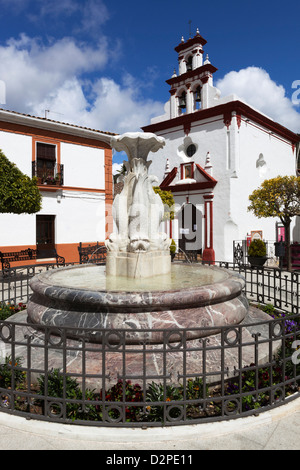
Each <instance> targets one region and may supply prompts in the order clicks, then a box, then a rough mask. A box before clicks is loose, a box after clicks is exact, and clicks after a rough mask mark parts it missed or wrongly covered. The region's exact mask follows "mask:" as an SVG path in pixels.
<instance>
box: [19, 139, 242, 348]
mask: <svg viewBox="0 0 300 470" xmlns="http://www.w3.org/2000/svg"><path fill="white" fill-rule="evenodd" d="M111 145H112V147H113V148H115V149H116V150H118V151H121V150H123V151H125V152H126V154H127V156H128V162H126V168H127V175H126V177H125V182H124V188H123V191H122V193H121V194H120V195H118V196H117V197H116V198H115V200H114V204H113V218H114V222H115V231H114V232H113V233H112V234H111V235H110V237H109V239H108V240H107V241H106V246H107V262H106V266H96V265H81V266H76V267H67V268H63V269H58V270H54V271H52V272H46V273H43V274H40V275H38V276H36V277H35V278H33V279H32V281H31V288H32V290H33V295H32V297H31V299H30V301H29V303H28V310H27V312H28V321H29V322H30V323H33V324H36V325H51V326H56V327H61V326H64V327H68V328H69V329H70V330H68V331H69V335H70V337H72V338H74V337H75V338H76V337H77V335H78V336H80V330H79V328H90V329H91V331H92V332H91V335H90V341H91V342H93V343H98V344H99V343H101V341H102V338H103V335H102V333H99V332H97V329H99V328H100V329H101V328H102V329H103V328H105V329H106V330H107V331H110V332H113V331H114V330H117V329H126V331H128V332H127V333H126V340H125V341H126V344H140V342H141V341H143V340H145V339H146V340H147V342H148V343H150V344H159V343H161V342H162V341H163V331H164V330H166V329H167V330H168V331H173V332H174V330H175V331H176V329H181V328H189V329H192V328H195V330H191V331H189V332H188V333H187V339H195V338H199V337H201V336H207V335H208V334H215V333H216V332H217V331H219V330H218V328H219V327H221V326H224V325H235V324H239V323H240V322H242V320H243V319H244V318H245V316H246V314H247V311H248V302H247V300H246V298H245V295H244V294H243V288H244V280H243V278H242V277H241V276H240V275H238V274H235V273H231V272H229V271H228V270H225V269H220V268H216V267H215V266H211V267H209V266H201V265H185V264H183V263H181V264H176V263H172V264H171V257H170V251H169V246H170V239H168V237H167V235H166V234H165V233H161V231H160V226H161V221H162V218H163V213H164V207H163V203H162V201H161V199H160V197H159V195H157V194H155V192H154V190H153V184H154V183H156V184H157V179H156V178H155V177H154V176H151V175H148V168H149V166H150V163H151V161H147V157H148V154H149V153H150V152H156V151H157V150H158V149H160V148H162V147H163V146H164V145H165V141H164V139H163V138H162V137H157V136H155V135H154V134H149V133H126V134H123V135H121V136H118V137H113V138H112V139H111ZM204 326H205V327H212V329H211V330H210V331H207V330H206V331H203V330H201V327H204ZM76 328H78V331H77V330H76ZM93 329H94V330H93ZM143 329H148V332H147V333H143V332H142V330H143ZM158 329H160V331H157V330H158ZM171 336H172V339H170V338H171ZM171 336H170V338H169V340H170V341H172V340H173V341H176V340H178V337H177V336H176V334H175V335H174V334H172V335H171ZM111 338H112V336H111ZM111 341H113V340H112V339H111ZM116 341H118V338H116Z"/></svg>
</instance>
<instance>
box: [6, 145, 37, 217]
mask: <svg viewBox="0 0 300 470" xmlns="http://www.w3.org/2000/svg"><path fill="white" fill-rule="evenodd" d="M41 207H42V196H41V194H40V192H39V189H38V187H37V179H36V178H32V179H31V178H30V177H29V176H27V175H24V174H23V173H22V172H21V171H20V170H19V168H17V166H16V165H15V164H14V163H12V162H10V161H9V160H8V158H6V156H5V155H4V153H3V152H2V151H1V150H0V212H3V213H14V214H23V213H26V214H34V213H35V212H38V211H39V210H41Z"/></svg>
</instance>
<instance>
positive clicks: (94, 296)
mask: <svg viewBox="0 0 300 470" xmlns="http://www.w3.org/2000/svg"><path fill="white" fill-rule="evenodd" d="M93 266H95V267H96V266H97V265H91V264H86V265H79V266H67V267H65V268H60V269H59V271H60V272H61V271H63V270H65V271H68V270H74V269H80V268H81V269H84V268H87V267H90V268H91V267H93ZM200 266H202V267H203V265H199V268H200ZM205 268H207V269H212V270H218V271H223V272H224V274H226V277H225V278H224V279H221V280H219V281H216V282H215V283H210V284H206V285H202V286H192V287H184V288H183V289H180V288H176V289H170V290H163V289H162V290H152V291H151V290H145V291H123V290H122V291H120V290H109V291H108V290H105V289H102V290H91V289H88V288H85V287H80V288H78V287H76V288H73V287H70V286H61V285H56V284H53V283H51V282H50V279H51V276H52V275H53V274H54V273H55V271H51V272H49V271H46V272H44V273H41V274H38V275H36V276H35V277H34V278H32V279H31V281H30V286H31V288H32V290H33V292H34V293H37V294H39V295H42V296H45V297H47V298H49V300H57V301H63V302H64V303H68V302H70V303H72V302H74V301H75V300H76V299H77V300H78V301H79V302H80V303H81V304H85V305H91V306H92V305H95V303H100V304H101V305H102V306H103V307H110V308H114V307H115V308H117V309H118V310H119V308H120V306H121V305H123V306H124V307H125V305H128V304H130V309H131V310H132V309H133V310H135V309H139V308H141V307H143V308H145V307H146V306H147V305H148V306H149V307H154V308H155V306H160V307H164V308H168V307H172V309H182V308H183V307H189V306H193V305H197V306H198V307H199V306H207V305H213V304H218V303H222V302H224V301H228V300H231V299H233V298H236V297H238V296H239V295H240V294H241V293H242V290H243V288H244V286H245V279H244V278H243V277H242V276H241V275H240V274H239V273H235V272H232V271H230V270H228V269H226V268H220V267H217V266H205ZM47 281H48V282H47ZM199 302H200V304H199Z"/></svg>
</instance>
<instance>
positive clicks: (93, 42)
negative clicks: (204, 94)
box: [0, 0, 300, 133]
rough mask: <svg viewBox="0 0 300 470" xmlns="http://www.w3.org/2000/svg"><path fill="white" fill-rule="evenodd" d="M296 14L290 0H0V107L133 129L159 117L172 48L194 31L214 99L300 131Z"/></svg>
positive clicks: (173, 64)
mask: <svg viewBox="0 0 300 470" xmlns="http://www.w3.org/2000/svg"><path fill="white" fill-rule="evenodd" d="M299 18H300V4H299V1H298V0H297V1H296V0H291V1H286V2H282V1H278V0H273V1H272V2H271V1H263V0H260V1H258V0H251V1H249V2H241V1H240V0H239V1H236V0H233V1H232V0H231V1H230V0H228V1H227V2H224V1H220V0H215V1H214V2H203V1H200V0H186V1H182V0H181V1H179V0H152V1H150V2H143V1H141V0H139V1H137V0H128V1H126V2H125V1H124V0H122V1H121V0H110V1H108V0H80V1H79V0H47V1H45V0H0V81H2V84H3V83H5V92H6V93H5V102H4V103H3V101H4V99H3V97H2V103H0V107H2V108H6V109H10V110H14V111H19V112H25V113H28V114H33V115H36V116H44V115H45V110H50V113H49V112H48V113H47V116H48V117H49V118H50V119H54V120H62V121H64V122H72V123H75V124H79V125H85V126H88V127H92V128H95V129H100V130H103V131H111V132H120V133H122V132H126V131H135V130H139V129H140V127H142V126H144V125H146V124H148V123H149V122H150V119H151V117H153V116H156V115H159V114H162V113H163V106H164V103H165V102H166V101H167V100H168V99H169V87H168V85H167V84H166V83H165V81H166V80H167V79H168V78H170V77H171V75H172V73H173V70H174V68H175V69H176V70H177V65H178V64H177V53H176V52H175V51H174V47H175V46H177V45H178V44H179V42H180V40H181V36H184V38H185V39H188V38H189V33H190V28H191V34H192V36H194V35H195V33H196V29H197V28H199V31H200V34H201V35H202V36H203V37H204V38H205V39H206V40H207V44H206V46H205V51H204V52H205V55H206V54H208V55H209V58H210V61H211V63H212V64H213V65H214V66H215V67H217V68H218V71H217V72H216V74H215V75H214V84H215V85H216V86H217V87H218V88H220V90H221V93H222V96H225V95H227V94H229V93H232V92H233V93H236V94H237V95H238V96H241V98H243V99H245V100H246V101H247V102H249V104H251V105H253V106H254V107H256V108H257V109H259V110H261V111H262V112H264V113H265V114H267V115H269V116H270V117H272V118H273V119H274V120H276V121H278V122H280V123H281V124H283V125H285V126H286V127H288V128H290V129H292V130H293V131H295V132H299V133H300V61H299V47H300V34H299ZM189 21H191V22H192V23H191V25H189ZM293 87H294V88H293ZM0 98H1V95H0Z"/></svg>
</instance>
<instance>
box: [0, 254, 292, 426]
mask: <svg viewBox="0 0 300 470" xmlns="http://www.w3.org/2000/svg"><path fill="white" fill-rule="evenodd" d="M218 264H219V265H221V266H222V267H226V268H230V269H235V270H239V272H240V273H241V274H242V275H243V276H244V277H245V279H246V293H247V297H248V299H249V300H250V301H253V302H255V303H256V304H261V305H264V309H265V310H267V311H268V312H269V313H271V314H272V315H273V316H274V318H273V317H272V316H266V317H265V319H264V320H262V319H261V317H260V318H259V319H258V317H256V316H255V315H256V314H255V312H257V311H258V310H257V309H256V308H255V309H254V308H252V307H251V308H250V313H251V312H252V313H251V314H250V316H249V318H247V319H246V321H244V322H243V323H242V324H239V325H231V326H226V327H221V328H219V329H218V331H215V332H214V333H215V334H214V335H210V336H207V337H203V332H204V331H205V330H207V333H211V327H208V328H202V327H201V329H200V328H199V329H197V328H194V329H193V335H192V337H193V338H195V336H198V339H193V340H189V339H188V338H189V337H191V336H190V333H191V330H190V329H189V330H187V329H182V328H176V329H171V330H161V333H162V340H161V342H160V343H159V344H152V343H151V342H150V341H149V340H147V339H145V338H147V337H151V335H152V334H153V330H152V329H147V330H145V329H144V330H139V332H138V331H137V334H140V342H139V343H138V344H134V345H132V344H129V342H128V341H127V336H128V330H125V329H118V330H113V331H111V330H105V329H103V330H97V334H99V336H100V338H101V342H100V343H90V342H89V341H88V338H90V335H91V333H92V331H91V330H87V329H81V330H80V331H81V335H80V338H79V339H78V340H75V339H72V338H71V337H72V335H70V328H68V334H67V330H66V329H65V328H63V327H62V328H56V327H55V328H54V327H50V326H49V327H42V326H39V328H38V329H36V327H34V326H33V325H29V324H27V323H26V313H24V312H23V313H22V312H20V313H19V314H18V315H17V316H15V317H14V321H12V320H11V319H8V320H3V321H0V359H1V361H0V411H2V412H6V413H12V414H16V415H19V416H24V417H27V418H34V419H39V420H46V421H55V422H60V423H74V424H84V425H92V426H122V427H130V426H131V427H149V426H162V425H163V426H170V425H172V426H174V425H182V424H195V423H201V422H208V421H218V420H226V419H232V418H239V417H242V416H248V415H252V414H257V413H260V412H262V411H266V410H269V409H271V408H273V407H276V406H280V405H282V404H284V403H287V402H288V401H290V400H292V399H294V398H297V397H299V385H300V365H299V363H300V360H299V357H298V356H300V349H299V354H298V349H297V348H298V346H299V345H300V327H299V321H300V318H299V274H298V273H285V272H282V271H280V270H278V269H274V270H270V269H266V268H259V269H258V268H245V267H241V266H238V265H232V264H229V263H218ZM31 269H32V270H31V271H30V272H29V271H28V272H27V273H26V275H24V274H23V275H22V276H21V279H19V278H18V274H17V273H16V276H15V279H14V281H13V285H8V283H7V281H5V282H2V301H9V300H11V301H13V302H14V303H16V304H17V303H18V300H20V298H22V300H23V301H24V302H26V301H27V300H28V295H30V289H29V287H28V279H29V278H30V277H32V276H33V275H34V274H35V270H36V268H35V267H33V268H31ZM48 269H49V267H48ZM3 284H5V287H4V288H3ZM271 304H272V306H271ZM262 315H266V314H262ZM208 330H210V331H208ZM76 331H77V334H78V328H76ZM195 333H198V335H197V334H195Z"/></svg>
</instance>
